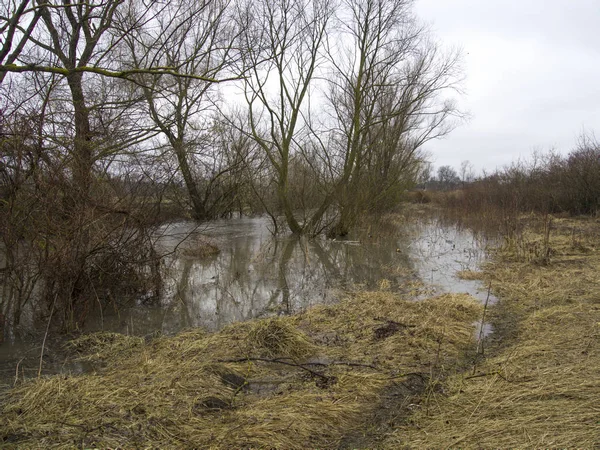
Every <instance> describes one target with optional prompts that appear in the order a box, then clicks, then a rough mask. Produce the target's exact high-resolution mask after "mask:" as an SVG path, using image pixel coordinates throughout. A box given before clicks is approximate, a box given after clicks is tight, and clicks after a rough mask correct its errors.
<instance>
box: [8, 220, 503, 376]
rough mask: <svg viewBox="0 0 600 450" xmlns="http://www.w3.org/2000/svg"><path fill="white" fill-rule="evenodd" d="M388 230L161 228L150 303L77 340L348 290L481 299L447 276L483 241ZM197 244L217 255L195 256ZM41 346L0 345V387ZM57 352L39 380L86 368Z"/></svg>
mask: <svg viewBox="0 0 600 450" xmlns="http://www.w3.org/2000/svg"><path fill="white" fill-rule="evenodd" d="M392 228H393V231H390V230H389V229H387V228H386V230H385V231H380V232H377V231H375V229H372V230H368V231H364V232H363V233H361V234H359V235H356V236H352V237H351V238H349V239H348V240H330V239H324V238H323V239H312V240H311V239H298V238H294V237H290V236H284V237H273V236H272V235H271V233H270V232H269V222H268V221H267V220H265V219H263V218H241V219H233V220H223V221H215V222H211V223H208V224H202V225H200V226H199V225H198V224H196V223H194V222H179V223H173V224H168V225H165V226H163V227H161V228H160V229H159V230H158V232H157V236H156V239H157V241H156V247H157V250H158V251H159V253H160V254H163V255H165V256H164V257H163V260H162V263H161V264H162V272H163V284H162V289H161V295H160V298H159V299H158V302H156V301H155V302H148V301H147V300H144V299H132V300H131V302H130V303H131V305H130V306H129V307H126V308H120V309H118V310H117V309H116V308H106V309H105V310H103V311H96V312H94V314H93V315H92V316H91V318H90V319H89V320H88V321H87V323H86V326H85V329H84V331H85V332H93V331H114V332H118V333H123V334H129V335H136V336H147V335H151V334H154V333H161V334H166V335H171V334H175V333H177V332H179V331H181V330H183V329H186V328H190V327H203V328H205V329H208V330H212V331H214V330H218V329H220V328H222V327H223V326H225V325H227V324H230V323H232V322H237V321H245V320H249V319H252V318H255V317H265V316H270V315H284V314H292V313H295V312H299V311H302V310H305V309H306V308H309V307H311V306H314V305H316V304H322V303H332V302H335V301H336V300H338V299H339V298H340V297H341V296H342V295H343V294H344V293H345V292H348V291H350V292H351V291H355V290H379V289H385V290H392V291H402V292H406V291H408V290H409V289H410V290H411V291H414V292H417V294H416V295H415V301H418V300H419V299H420V298H425V297H427V296H432V295H434V294H438V293H443V292H451V293H469V294H471V295H473V296H475V297H476V298H478V299H480V300H481V301H482V302H484V301H485V300H486V297H487V295H488V293H487V289H486V288H485V287H483V286H482V285H481V282H479V281H476V280H463V279H459V278H458V277H457V272H459V271H468V270H477V268H478V266H479V265H480V264H481V263H482V262H483V261H484V260H485V247H486V243H485V242H483V241H482V240H480V239H477V238H476V237H475V236H474V235H473V234H472V233H471V232H470V231H469V230H466V229H459V228H458V227H457V226H455V225H447V224H442V223H441V222H440V221H439V220H438V219H436V218H427V219H419V220H415V221H410V222H408V223H399V224H395V225H394V226H393V227H392ZM207 242H209V243H211V244H214V245H216V246H217V247H218V248H219V249H220V252H219V253H218V254H214V255H209V256H203V255H202V252H201V251H200V250H201V248H202V247H203V246H205V245H206V243H207ZM490 300H491V301H493V300H494V299H493V298H492V299H490ZM38 331H39V330H38ZM486 331H489V329H488V330H486ZM41 340H42V337H40V333H30V335H29V338H25V339H23V338H16V337H13V338H12V339H7V340H6V341H5V342H4V343H3V344H1V345H0V368H1V369H0V370H1V373H0V378H1V379H2V380H3V381H4V382H8V381H9V380H10V379H14V378H15V377H22V376H25V377H27V376H34V375H35V374H37V372H38V369H39V354H40V348H41ZM59 348H60V339H55V338H51V339H49V340H48V342H47V343H46V352H45V357H44V364H43V371H42V373H53V372H58V371H63V370H65V371H71V372H81V371H85V370H86V369H87V368H86V367H85V366H82V365H80V364H78V365H73V364H72V363H68V364H66V363H65V361H64V360H61V356H60V354H61V353H60V351H59Z"/></svg>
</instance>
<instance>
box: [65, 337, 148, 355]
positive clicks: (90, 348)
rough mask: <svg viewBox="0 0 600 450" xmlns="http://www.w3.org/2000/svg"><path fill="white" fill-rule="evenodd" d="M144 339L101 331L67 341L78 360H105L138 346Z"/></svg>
mask: <svg viewBox="0 0 600 450" xmlns="http://www.w3.org/2000/svg"><path fill="white" fill-rule="evenodd" d="M143 343H144V339H143V338H140V337H136V336H127V335H124V334H120V333H111V332H108V331H101V332H98V333H92V334H84V335H82V336H80V337H78V338H76V339H73V340H71V341H69V342H68V344H67V346H68V347H69V349H70V350H72V351H74V352H76V353H77V354H78V355H79V357H78V359H80V360H84V361H85V360H87V361H92V360H107V359H110V358H115V357H117V356H119V355H122V354H124V353H127V352H131V351H132V350H134V349H136V348H138V347H140V346H141V345H142V344H143Z"/></svg>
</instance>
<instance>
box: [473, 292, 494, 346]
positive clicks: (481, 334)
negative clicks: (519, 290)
mask: <svg viewBox="0 0 600 450" xmlns="http://www.w3.org/2000/svg"><path fill="white" fill-rule="evenodd" d="M491 290H492V283H490V284H489V285H488V291H487V297H486V299H485V304H484V305H483V315H482V316H481V326H480V327H479V339H477V353H479V349H480V346H481V354H482V355H483V352H484V348H483V329H484V324H485V315H486V312H487V307H488V302H489V301H490V292H491Z"/></svg>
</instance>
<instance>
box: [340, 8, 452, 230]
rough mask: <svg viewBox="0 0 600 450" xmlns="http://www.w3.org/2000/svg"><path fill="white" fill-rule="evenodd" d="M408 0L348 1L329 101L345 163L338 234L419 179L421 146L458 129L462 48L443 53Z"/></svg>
mask: <svg viewBox="0 0 600 450" xmlns="http://www.w3.org/2000/svg"><path fill="white" fill-rule="evenodd" d="M412 3H413V2H412V1H410V0H403V1H397V0H346V1H345V2H344V3H343V5H344V7H343V8H342V9H341V10H340V11H341V12H340V22H342V23H344V27H343V29H342V32H341V33H340V34H339V36H338V40H337V45H336V46H335V47H334V48H333V49H332V51H331V52H332V57H331V61H332V64H333V67H334V76H333V77H332V79H331V80H330V90H329V95H328V100H329V103H330V106H331V109H332V110H333V112H334V117H335V119H336V126H335V128H334V130H333V132H334V135H335V139H334V140H333V142H335V144H336V148H335V154H336V155H337V156H338V160H339V162H340V168H339V169H338V170H339V174H340V175H339V180H338V187H337V190H336V191H337V197H336V201H337V203H338V208H339V221H338V224H337V226H336V228H335V230H334V233H335V234H342V235H344V234H346V233H347V232H348V230H349V229H350V227H351V226H352V225H353V223H354V222H355V220H356V218H357V217H358V215H359V214H361V213H363V212H365V211H374V210H378V209H379V210H382V209H385V208H387V207H389V206H391V205H393V204H395V203H397V201H398V200H399V193H401V192H403V191H404V190H406V188H407V187H409V186H410V185H411V184H413V183H414V182H415V181H416V176H417V174H418V171H419V168H420V165H421V164H422V163H423V161H424V158H423V155H422V154H421V153H420V151H419V150H420V148H421V147H422V146H423V144H424V143H426V142H427V141H429V140H431V139H434V138H438V137H441V136H443V135H445V134H446V133H448V132H449V131H450V130H451V128H452V123H451V122H450V121H449V120H448V119H450V118H452V117H455V116H456V115H458V111H457V109H456V107H455V105H454V104H453V103H452V102H450V101H448V100H444V99H443V98H442V97H443V95H444V93H445V92H446V91H449V90H452V89H455V88H456V83H457V81H458V78H457V75H458V60H459V59H458V54H457V53H450V54H442V53H441V52H440V51H439V49H438V48H437V47H436V46H435V45H434V44H432V43H431V42H430V41H429V40H428V36H427V33H426V30H425V29H423V28H422V27H420V26H419V25H418V23H417V21H416V19H415V18H414V17H413V15H412V12H411V7H412Z"/></svg>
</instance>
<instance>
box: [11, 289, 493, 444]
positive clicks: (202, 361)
mask: <svg viewBox="0 0 600 450" xmlns="http://www.w3.org/2000/svg"><path fill="white" fill-rule="evenodd" d="M480 313H481V305H480V304H478V303H477V302H476V301H475V300H474V299H473V298H471V297H469V296H467V295H452V294H447V295H442V296H438V297H435V298H431V299H428V300H425V301H421V302H414V301H409V300H407V299H406V298H402V297H400V296H399V295H398V294H394V293H391V292H386V291H379V292H362V293H357V294H355V295H352V296H351V297H348V298H346V299H345V300H343V301H342V302H340V303H339V304H336V305H332V306H318V307H315V308H312V309H310V310H308V311H307V312H305V313H302V314H298V315H294V316H289V317H282V318H271V319H264V320H255V321H250V322H244V323H238V324H234V325H232V326H229V327H227V328H225V329H224V330H222V331H220V332H216V333H212V334H209V333H205V332H202V331H200V330H192V331H189V332H184V333H181V334H179V335H177V336H175V337H170V338H160V337H159V338H157V339H154V340H151V341H149V342H145V341H144V340H142V339H140V338H133V337H126V336H123V335H107V334H105V335H91V337H85V338H83V340H79V341H75V343H74V344H73V345H74V349H75V350H77V351H79V352H81V357H82V358H84V359H85V360H86V361H92V362H96V363H98V364H99V366H100V365H103V367H102V368H100V369H98V370H97V372H96V373H93V374H87V375H80V376H67V377H65V376H55V377H49V378H41V379H37V380H32V381H30V382H27V383H26V384H23V385H21V386H18V387H16V388H15V389H13V390H12V391H11V392H10V393H9V394H8V397H7V398H6V399H5V402H6V404H5V407H4V411H3V413H2V418H1V419H0V430H2V432H1V433H2V436H1V439H2V440H3V444H4V445H5V446H10V445H14V446H15V447H23V446H24V447H50V446H53V447H57V448H61V447H64V448H71V447H74V446H76V447H80V446H81V447H103V448H106V447H155V448H165V447H195V448H207V447H220V448H249V447H252V448H260V447H270V448H335V447H338V446H339V445H340V444H341V443H342V442H343V441H344V439H345V438H347V436H350V435H351V434H352V433H353V431H354V430H359V429H362V427H363V426H364V421H365V419H366V418H368V417H370V416H371V415H372V414H374V413H375V411H376V410H377V409H378V408H379V402H380V400H381V399H382V395H383V394H384V393H385V392H386V391H388V390H389V389H392V388H394V387H396V388H399V387H401V386H405V387H406V389H408V390H411V392H414V394H415V396H416V395H417V394H419V393H421V392H422V391H423V389H425V388H426V387H427V386H429V385H430V383H429V381H430V379H431V377H432V376H436V374H437V373H439V371H440V370H441V369H442V368H443V369H444V370H450V368H451V367H452V366H453V365H455V364H457V363H458V362H459V361H461V360H462V356H463V353H464V351H466V349H468V348H470V347H472V346H471V344H472V340H473V326H472V323H473V321H475V320H477V318H478V317H479V316H480ZM405 408H406V413H408V412H409V411H410V409H411V405H405Z"/></svg>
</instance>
